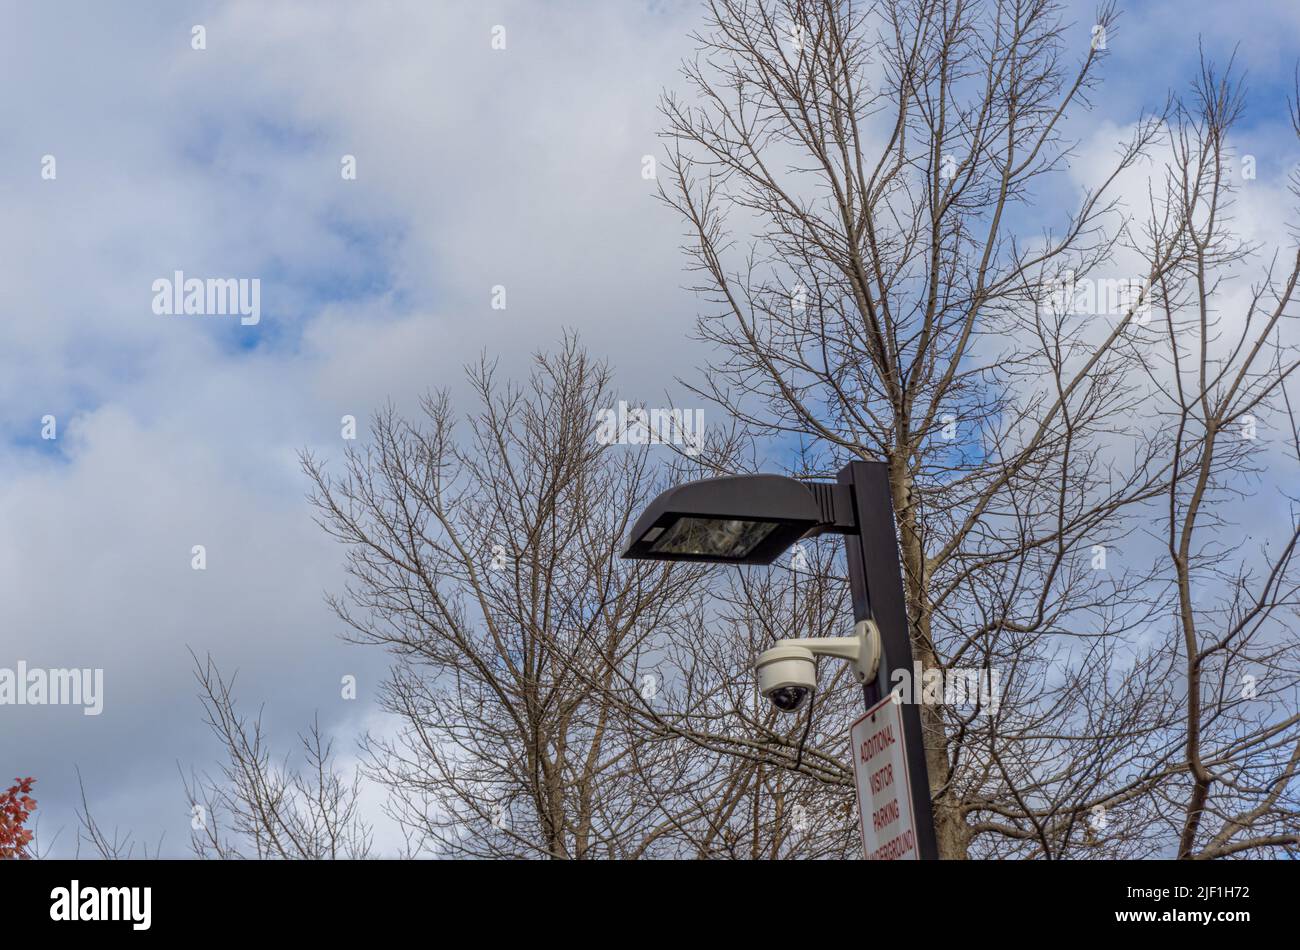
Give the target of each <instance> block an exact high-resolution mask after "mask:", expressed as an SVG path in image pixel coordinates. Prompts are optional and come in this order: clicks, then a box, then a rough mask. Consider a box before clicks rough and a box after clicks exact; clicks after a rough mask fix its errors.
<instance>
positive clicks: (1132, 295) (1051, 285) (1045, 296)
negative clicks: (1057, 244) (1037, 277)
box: [1039, 270, 1151, 323]
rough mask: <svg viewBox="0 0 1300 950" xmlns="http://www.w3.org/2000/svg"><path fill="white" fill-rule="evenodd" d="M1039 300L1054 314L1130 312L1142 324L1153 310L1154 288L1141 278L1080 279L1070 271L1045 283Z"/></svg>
mask: <svg viewBox="0 0 1300 950" xmlns="http://www.w3.org/2000/svg"><path fill="white" fill-rule="evenodd" d="M1039 299H1040V301H1041V302H1042V304H1043V305H1044V306H1046V307H1049V308H1050V309H1051V310H1052V312H1053V313H1056V314H1060V315H1061V316H1068V315H1070V314H1076V313H1077V314H1093V315H1097V316H1126V315H1128V314H1129V313H1130V312H1131V313H1132V315H1133V316H1134V317H1135V318H1136V319H1137V322H1138V323H1145V322H1146V320H1147V316H1148V315H1149V314H1150V313H1151V290H1150V287H1149V286H1148V284H1147V282H1146V281H1144V280H1143V279H1142V278H1140V277H1119V278H1114V279H1111V278H1101V279H1094V278H1091V277H1084V278H1076V277H1075V276H1074V271H1072V270H1068V271H1066V272H1065V273H1064V274H1063V275H1062V276H1061V277H1060V278H1058V279H1056V280H1049V281H1046V282H1044V284H1043V285H1042V289H1041V293H1040V295H1039Z"/></svg>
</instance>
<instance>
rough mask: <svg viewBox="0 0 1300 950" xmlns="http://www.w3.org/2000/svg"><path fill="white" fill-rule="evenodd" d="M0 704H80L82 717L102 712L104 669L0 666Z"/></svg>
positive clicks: (23, 663)
mask: <svg viewBox="0 0 1300 950" xmlns="http://www.w3.org/2000/svg"><path fill="white" fill-rule="evenodd" d="M0 706H81V707H83V708H82V710H81V712H82V714H83V715H86V716H98V715H99V714H100V713H101V712H103V711H104V671H103V670H101V669H94V670H90V669H84V670H78V669H70V670H65V669H57V670H46V669H40V668H30V669H29V668H28V666H27V662H26V661H25V660H19V661H18V666H17V668H16V669H9V668H8V667H0Z"/></svg>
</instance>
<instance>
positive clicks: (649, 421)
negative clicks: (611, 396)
mask: <svg viewBox="0 0 1300 950" xmlns="http://www.w3.org/2000/svg"><path fill="white" fill-rule="evenodd" d="M596 441H597V442H599V443H600V444H601V445H680V446H682V450H683V451H684V452H685V453H686V454H687V455H690V456H695V455H698V454H699V451H700V447H701V446H702V445H703V444H704V410H703V409H650V410H646V409H642V408H640V407H638V406H629V405H628V404H627V403H626V402H623V401H622V400H619V403H618V409H616V410H615V409H599V410H597V411H596Z"/></svg>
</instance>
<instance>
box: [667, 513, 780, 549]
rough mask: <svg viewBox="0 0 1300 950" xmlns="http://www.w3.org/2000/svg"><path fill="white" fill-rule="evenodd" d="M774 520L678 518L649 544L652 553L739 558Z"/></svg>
mask: <svg viewBox="0 0 1300 950" xmlns="http://www.w3.org/2000/svg"><path fill="white" fill-rule="evenodd" d="M776 526H777V523H776V522H774V521H723V520H720V519H717V518H679V519H677V521H675V522H674V523H673V524H672V526H671V527H669V528H668V530H667V531H665V532H664V533H663V535H662V536H660V538H659V540H657V541H656V542H655V543H654V544H653V545H652V546H651V548H650V550H651V551H654V552H655V553H656V554H686V555H700V556H708V557H727V558H733V557H734V558H741V557H744V556H745V555H747V554H749V552H750V551H752V550H754V548H756V547H758V545H759V544H760V543H761V542H762V540H763V539H764V538H766V537H767V536H768V535H769V534H771V533H772V532H773V531H775V530H776Z"/></svg>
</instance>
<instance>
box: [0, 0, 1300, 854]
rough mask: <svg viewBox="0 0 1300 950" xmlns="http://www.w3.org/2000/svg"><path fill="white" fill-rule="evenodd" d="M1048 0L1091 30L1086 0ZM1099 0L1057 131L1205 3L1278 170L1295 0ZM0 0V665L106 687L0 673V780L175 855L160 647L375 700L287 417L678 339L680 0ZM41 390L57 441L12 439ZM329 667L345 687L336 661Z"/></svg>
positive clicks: (1177, 70) (683, 51)
mask: <svg viewBox="0 0 1300 950" xmlns="http://www.w3.org/2000/svg"><path fill="white" fill-rule="evenodd" d="M1070 6H1071V11H1072V14H1071V16H1070V18H1071V19H1073V20H1075V21H1076V22H1077V23H1078V24H1079V25H1078V26H1077V27H1076V31H1077V32H1078V34H1079V37H1080V41H1081V43H1086V39H1087V35H1088V29H1087V24H1088V23H1089V22H1090V21H1091V16H1092V13H1091V11H1092V5H1091V4H1072V5H1070ZM1125 9H1126V12H1125V14H1124V16H1123V18H1122V20H1121V21H1120V31H1119V35H1118V36H1117V37H1116V38H1115V39H1114V40H1113V41H1112V43H1111V48H1112V52H1113V58H1112V60H1111V62H1110V64H1109V65H1108V66H1107V68H1106V77H1107V78H1106V82H1105V84H1104V86H1103V87H1102V89H1100V90H1099V91H1098V92H1097V93H1096V95H1095V104H1096V109H1095V110H1094V111H1093V112H1092V113H1090V114H1087V115H1084V116H1080V117H1078V118H1077V119H1076V120H1075V121H1074V122H1073V123H1072V130H1073V131H1074V132H1075V134H1077V135H1078V136H1079V137H1080V138H1082V139H1083V140H1084V143H1085V145H1084V149H1083V152H1082V154H1083V156H1084V158H1083V159H1082V161H1083V162H1084V163H1085V164H1086V161H1087V156H1088V155H1089V154H1108V149H1109V143H1110V142H1111V141H1113V139H1114V137H1115V134H1114V133H1115V130H1116V129H1122V128H1123V127H1124V126H1125V125H1126V124H1127V123H1128V122H1131V121H1132V120H1133V119H1134V118H1135V117H1136V115H1137V112H1138V110H1139V109H1140V108H1141V107H1142V106H1143V105H1151V104H1154V103H1158V102H1159V101H1162V100H1163V98H1164V95H1165V93H1166V91H1167V90H1168V89H1170V88H1175V89H1179V90H1181V89H1183V88H1185V86H1186V83H1187V81H1188V79H1189V78H1190V75H1191V68H1192V66H1193V65H1194V62H1195V58H1196V43H1197V36H1198V34H1203V35H1204V36H1205V39H1206V45H1207V49H1208V51H1209V52H1210V53H1211V54H1212V55H1214V56H1216V57H1218V58H1223V57H1224V56H1226V55H1227V54H1228V53H1229V52H1230V51H1231V49H1232V47H1233V46H1234V45H1236V44H1240V47H1239V50H1238V56H1239V62H1240V63H1241V64H1243V65H1244V66H1246V67H1247V68H1248V71H1249V78H1250V85H1251V87H1252V90H1253V95H1252V99H1251V102H1250V109H1249V111H1248V113H1247V118H1246V121H1245V123H1244V125H1243V127H1242V139H1243V147H1248V148H1249V149H1254V150H1255V151H1256V152H1257V153H1258V155H1259V162H1260V164H1259V174H1260V179H1261V182H1260V185H1261V188H1274V187H1275V186H1276V184H1277V181H1278V175H1279V173H1284V170H1285V169H1287V168H1289V167H1290V165H1291V163H1293V162H1295V161H1296V160H1297V159H1300V155H1296V154H1295V148H1294V139H1290V140H1288V138H1289V125H1288V123H1287V119H1286V113H1285V104H1284V95H1285V93H1286V92H1289V91H1290V89H1291V79H1292V75H1293V69H1294V66H1295V63H1294V60H1295V58H1296V56H1297V55H1300V43H1297V42H1296V37H1297V36H1298V35H1300V7H1297V6H1295V5H1293V4H1287V3H1258V2H1255V3H1252V2H1246V3H1239V4H1224V3H1214V2H1191V3H1177V2H1159V3H1152V2H1134V3H1131V4H1129V5H1127V7H1126V8H1125ZM3 16H4V22H5V23H6V29H5V30H4V31H3V33H0V116H3V131H2V132H0V208H3V209H4V211H3V220H2V221H0V256H2V257H3V260H4V261H5V268H4V279H3V281H0V438H2V439H3V440H4V444H5V449H6V451H5V452H3V453H2V454H0V523H3V525H4V528H5V530H4V531H3V532H2V533H0V602H3V604H4V605H5V611H4V620H3V625H2V626H0V666H13V665H14V663H15V662H16V661H17V660H19V659H23V660H26V661H27V662H28V664H29V665H32V666H42V667H64V666H75V667H103V668H104V670H105V690H106V696H105V704H104V705H105V708H104V713H103V714H102V715H101V716H99V717H95V718H90V717H83V716H82V715H81V714H80V711H79V710H76V709H71V708H57V707H45V708H37V707H32V708H23V709H15V708H13V707H0V768H3V769H7V770H8V771H7V772H4V773H3V774H0V779H2V778H4V777H5V776H6V775H9V774H13V775H35V776H36V777H37V779H38V785H37V786H36V791H37V798H38V800H39V802H40V805H41V811H40V815H41V825H40V831H41V834H42V837H43V838H44V839H45V841H46V843H47V844H48V843H49V842H50V841H51V840H52V839H53V836H54V834H55V833H56V832H58V831H59V830H60V829H62V831H61V834H60V836H59V838H58V839H57V841H55V842H54V848H53V853H55V854H68V853H70V851H71V847H72V845H73V841H74V838H75V820H74V819H73V816H72V811H71V809H72V806H73V803H74V800H75V797H76V794H77V790H76V777H75V771H74V769H75V768H76V767H79V768H80V770H81V774H82V776H83V778H84V780H85V783H86V788H87V792H88V794H89V795H90V798H91V802H92V805H93V806H94V808H95V810H96V812H97V814H98V815H99V817H100V818H101V819H102V820H105V821H107V822H110V823H113V824H117V825H119V826H120V827H121V828H123V829H126V828H131V829H133V830H134V831H135V832H136V833H137V834H138V835H139V836H140V837H141V838H144V839H147V840H149V841H150V842H154V841H157V840H158V838H159V836H160V835H165V838H164V846H163V851H164V853H165V854H168V853H170V854H181V853H184V848H185V842H186V840H187V838H188V833H189V827H188V821H189V814H188V808H187V807H186V805H185V802H184V799H183V797H182V794H181V788H180V783H179V778H178V776H177V769H176V766H177V763H178V762H179V763H180V764H182V765H183V766H184V767H185V768H186V769H187V770H188V768H189V767H190V766H191V765H193V766H196V767H199V768H203V767H205V766H209V765H210V764H211V762H212V757H213V755H214V754H215V752H216V750H215V748H214V746H213V744H212V742H211V741H210V739H209V737H208V736H207V734H206V732H205V730H204V728H203V726H202V723H201V721H200V720H201V711H200V708H199V705H198V703H197V700H196V699H195V697H194V683H193V680H192V678H191V676H190V672H189V667H190V657H189V653H188V650H189V649H193V650H195V651H196V652H198V653H200V654H203V653H205V652H209V651H210V652H211V653H212V654H213V656H214V658H215V659H216V660H217V661H218V662H219V663H220V664H221V666H222V667H223V668H224V669H230V670H233V669H235V668H238V669H239V670H240V681H239V682H240V695H241V696H242V697H244V699H245V701H246V703H247V705H248V706H249V707H250V708H253V707H255V706H256V705H257V704H259V703H263V702H264V703H265V704H266V705H265V710H266V712H265V714H266V719H267V722H268V724H269V726H270V727H271V729H272V731H273V735H274V736H275V737H276V738H277V739H280V740H284V739H286V738H291V737H292V735H293V733H294V732H295V731H296V730H298V729H300V728H301V727H303V726H304V725H305V724H306V723H307V722H308V720H309V719H310V717H311V715H312V713H313V712H317V711H318V712H319V714H320V716H321V721H322V724H323V725H324V726H325V727H326V728H327V729H328V730H330V731H331V732H333V733H334V734H336V735H338V736H339V737H340V740H341V742H342V744H343V745H344V747H350V744H351V739H352V737H353V736H355V735H356V734H357V732H358V731H360V730H361V729H363V728H366V727H376V728H382V723H381V722H379V720H378V714H377V713H376V711H375V708H374V704H373V699H374V687H375V686H376V685H377V684H378V682H379V678H380V677H381V675H382V672H383V669H384V666H385V659H384V657H383V656H382V655H381V654H379V653H378V652H377V651H373V650H365V649H362V648H358V647H349V646H346V645H344V644H342V643H341V642H339V640H338V639H337V634H338V633H339V625H338V623H337V622H336V621H335V619H334V618H333V617H332V615H331V614H329V612H328V611H327V609H326V608H325V606H324V604H323V603H322V599H321V595H322V592H323V591H325V590H339V589H340V588H341V587H342V582H343V574H342V552H341V550H340V549H338V548H337V547H336V546H335V545H334V544H333V542H331V541H330V540H329V539H328V538H326V537H325V536H324V535H323V534H322V533H321V532H320V531H319V530H318V529H317V528H316V526H315V525H314V524H312V522H311V517H310V511H309V509H308V506H307V505H306V503H305V501H304V499H303V495H304V492H305V491H306V485H305V482H304V480H303V478H302V476H301V474H300V472H299V471H298V466H297V461H296V453H297V451H298V450H299V449H302V448H310V449H313V450H315V451H317V452H319V453H321V454H323V455H325V456H327V457H328V456H330V455H337V454H338V453H339V451H340V450H341V442H340V440H339V438H338V436H339V419H340V417H341V416H342V415H343V414H345V413H350V414H353V415H355V416H356V417H357V418H358V419H364V418H365V416H366V415H367V414H368V413H369V412H370V411H371V410H372V409H373V408H375V407H376V406H378V405H380V404H382V403H384V402H385V401H386V400H388V399H390V398H391V399H392V400H393V401H394V402H396V404H397V405H398V406H399V407H402V408H406V409H412V408H414V406H415V400H416V399H417V397H418V396H419V394H420V393H422V392H423V391H424V390H426V389H427V388H430V387H441V386H447V387H450V388H451V390H452V391H453V393H455V392H457V391H458V390H460V388H461V379H462V376H461V367H462V366H463V364H465V363H467V362H470V361H472V360H474V359H475V358H476V357H477V355H478V354H479V353H480V352H484V351H486V352H488V353H489V354H490V355H493V356H497V357H499V358H500V359H501V363H502V369H503V371H505V372H518V371H520V370H522V369H523V368H524V367H525V366H526V360H527V358H528V355H529V353H530V352H531V351H532V350H534V349H536V348H538V347H545V346H550V345H553V344H554V343H555V342H556V341H557V340H558V339H559V337H560V334H561V332H562V330H563V329H564V328H566V327H573V328H577V329H578V330H579V331H581V333H582V335H583V339H584V342H585V343H586V344H587V346H588V347H589V348H590V349H591V350H592V351H593V352H594V353H596V354H598V355H600V356H603V357H607V358H609V360H610V361H611V362H612V364H613V365H614V367H615V369H616V371H617V375H616V379H617V383H618V386H619V389H620V391H621V395H623V396H624V397H625V398H629V399H632V400H644V401H648V402H655V401H658V400H661V398H663V397H664V396H665V394H669V395H671V396H680V391H679V390H678V388H677V386H676V384H675V383H674V377H676V376H682V377H686V378H691V377H692V376H693V375H694V374H695V373H696V367H698V366H701V365H703V364H704V363H705V362H706V361H707V359H708V353H707V351H706V350H704V349H703V348H702V347H701V346H700V344H697V343H693V342H692V341H691V340H690V335H691V329H692V325H693V321H694V318H695V315H696V312H697V307H696V303H695V301H694V300H693V298H692V297H691V295H690V294H689V293H687V292H686V291H685V290H684V289H683V286H684V285H686V284H688V283H690V277H689V275H687V274H685V273H684V272H683V270H682V266H681V265H682V260H681V258H680V256H679V252H678V245H679V244H680V240H681V230H682V228H681V226H680V224H679V223H678V222H677V221H676V220H674V219H673V217H672V216H671V213H670V212H669V211H668V210H667V209H665V208H663V207H662V206H661V205H659V204H658V203H657V202H655V201H654V200H653V197H652V183H650V182H647V181H645V180H643V179H642V177H641V174H640V173H641V157H642V156H643V155H645V154H656V155H658V154H660V152H661V145H660V143H659V142H658V140H657V138H656V131H657V129H658V127H659V125H660V122H659V119H658V116H657V113H656V98H657V96H658V94H659V92H660V90H661V89H662V88H664V87H670V88H678V89H680V88H681V85H680V80H679V77H678V74H677V64H678V62H679V61H680V60H681V58H682V57H684V56H686V55H687V54H688V53H689V52H690V41H689V39H688V35H687V34H688V33H689V32H690V31H691V30H692V29H694V28H697V27H698V26H699V25H700V21H699V6H698V4H696V3H694V2H663V3H618V4H611V3H594V2H593V3H586V4H583V3H570V2H556V3H546V4H538V3H487V4H478V3H451V2H446V3H407V4H402V3H394V4H384V5H377V4H343V3H306V2H300V3H298V2H277V3H274V4H262V3H229V4H168V5H165V6H164V5H156V6H144V5H133V4H125V3H122V4H107V3H83V4H76V3H65V2H60V3H58V4H40V3H35V2H18V3H4V4H3ZM195 24H201V25H203V26H204V27H205V29H206V46H207V48H206V49H203V50H194V49H192V48H191V35H192V34H191V30H192V27H193V26H194V25H195ZM497 24H501V25H504V26H505V27H506V30H507V33H506V35H507V48H506V49H505V50H493V49H491V47H490V31H491V29H492V27H493V26H494V25H497ZM45 155H53V156H54V157H55V160H56V163H57V164H56V168H57V177H56V178H55V179H54V180H43V179H42V177H41V174H40V171H41V163H42V159H43V156H45ZM345 155H353V156H355V157H356V162H357V178H356V180H355V181H346V180H344V179H343V178H342V176H341V175H340V162H341V159H342V157H343V156H345ZM1084 171H1086V169H1084V168H1081V169H1080V174H1081V175H1082V174H1083V172H1084ZM1263 193H1264V192H1262V191H1261V194H1263ZM175 270H183V271H184V272H185V273H186V274H187V275H191V276H202V277H209V276H221V277H226V276H230V277H250V278H251V277H258V278H260V280H261V282H262V301H261V305H262V319H261V322H260V323H259V324H258V325H257V326H256V327H241V326H240V325H239V323H238V320H237V319H233V320H231V319H228V318H219V317H204V318H184V317H164V316H158V315H155V314H154V313H153V312H152V310H151V309H150V301H151V299H152V293H151V291H150V286H151V283H152V281H153V280H154V279H156V278H158V277H165V276H170V275H171V274H172V272H173V271H175ZM495 285H504V286H505V287H506V288H507V294H508V297H507V300H508V304H507V309H506V310H504V311H497V310H493V309H492V308H491V307H490V294H491V288H492V287H493V286H495ZM709 413H710V409H708V408H706V410H705V416H706V422H707V421H708V417H709ZM46 414H54V415H55V416H56V417H57V419H58V427H59V436H58V439H57V441H55V442H47V441H43V440H41V439H40V438H39V434H40V427H41V421H40V420H41V418H42V416H44V415H46ZM194 544H204V545H205V546H206V548H207V551H208V569H207V570H206V571H204V572H195V571H192V570H191V569H190V556H191V555H190V550H191V547H192V545H194ZM345 674H353V675H355V676H357V678H358V683H359V696H358V699H357V700H356V701H353V702H347V701H343V700H341V699H340V698H339V688H338V684H339V679H340V677H341V676H343V675H345Z"/></svg>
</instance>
